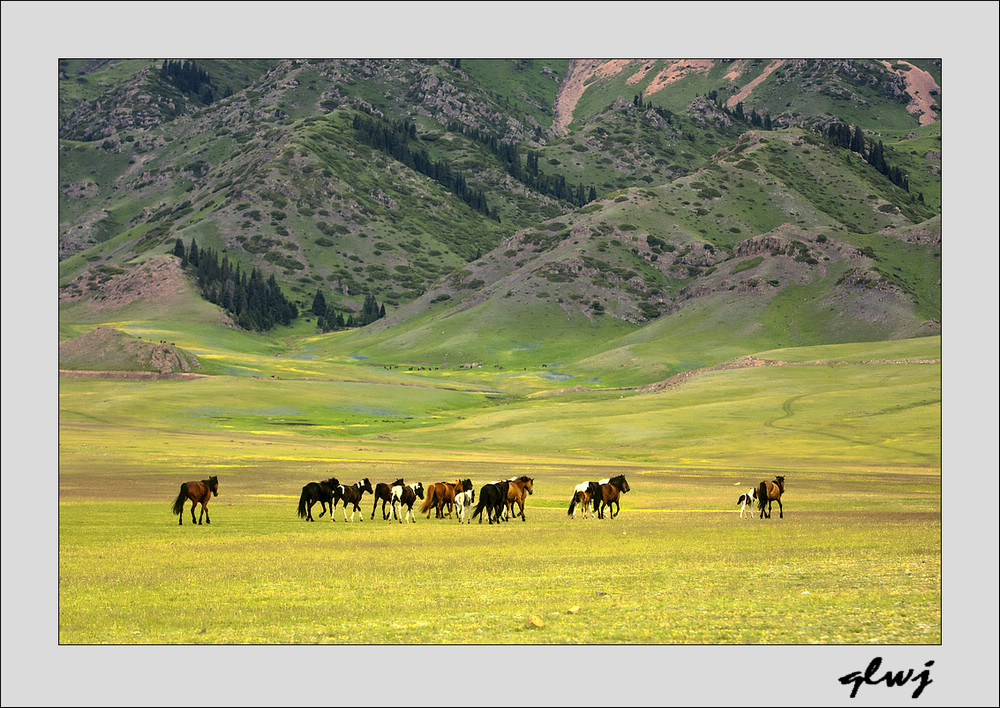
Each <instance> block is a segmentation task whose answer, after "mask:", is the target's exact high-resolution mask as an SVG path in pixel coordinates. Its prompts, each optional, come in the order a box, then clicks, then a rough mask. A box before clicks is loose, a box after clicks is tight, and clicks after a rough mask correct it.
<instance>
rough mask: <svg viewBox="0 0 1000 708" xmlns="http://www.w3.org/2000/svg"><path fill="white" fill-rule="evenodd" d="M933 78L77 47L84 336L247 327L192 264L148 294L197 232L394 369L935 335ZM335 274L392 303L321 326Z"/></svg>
mask: <svg viewBox="0 0 1000 708" xmlns="http://www.w3.org/2000/svg"><path fill="white" fill-rule="evenodd" d="M939 77H940V63H939V62H934V61H903V60H887V61H882V60H870V61H860V60H856V61H847V60H795V61H786V60H780V59H776V60H754V61H745V60H725V61H723V60H717V61H709V60H698V61H688V60H607V61H605V60H587V61H582V60H569V61H567V60H541V59H535V60H503V61H500V60H469V61H460V60H448V61H430V60H419V61H417V60H384V61H376V60H308V61H303V60H285V61H236V60H232V61H230V60H205V61H203V62H198V63H193V62H188V61H181V60H177V61H170V62H167V61H163V60H158V61H135V60H130V61H122V60H101V61H79V60H65V61H62V62H61V63H60V120H61V128H60V165H59V173H60V200H59V204H60V217H59V219H60V246H59V252H60V259H61V260H60V269H59V276H60V303H61V318H60V319H61V330H62V331H63V332H64V336H69V335H71V334H74V333H78V332H79V331H83V330H85V329H86V328H87V327H89V326H92V325H94V324H99V323H101V322H104V321H114V320H116V319H124V318H123V317H122V315H121V313H120V312H118V311H117V310H116V308H128V309H129V310H128V311H130V312H133V313H136V312H140V311H145V313H146V314H145V315H142V317H143V318H144V319H152V320H157V319H162V320H169V321H172V322H183V321H184V320H185V319H187V318H191V317H193V318H194V320H192V321H193V322H194V321H197V322H205V323H215V326H223V327H226V326H232V325H231V323H232V322H233V321H234V318H233V317H231V316H229V315H227V314H226V313H224V312H223V311H222V310H220V309H219V308H217V307H216V306H214V305H210V304H208V303H204V301H202V304H201V305H199V304H197V301H198V300H199V298H198V297H197V287H196V286H192V287H190V288H187V289H186V290H185V289H183V288H182V289H181V290H178V289H176V288H175V289H174V290H173V291H172V292H174V293H175V294H174V295H173V296H172V297H173V299H172V300H171V299H168V298H166V297H165V296H164V295H163V294H158V293H157V291H156V290H155V289H154V288H151V287H142V286H141V283H142V281H143V278H142V276H141V273H143V272H146V273H148V272H149V271H150V268H151V266H152V267H154V268H155V269H157V270H162V268H163V267H164V266H163V265H154V264H160V263H161V259H162V258H173V256H167V255H165V254H171V253H173V252H174V251H175V248H177V247H178V246H179V245H183V248H184V249H185V250H186V249H188V248H189V247H190V246H192V245H195V246H196V247H197V248H208V249H211V251H212V253H213V254H220V255H222V256H224V257H225V258H226V260H227V261H228V262H229V263H230V264H232V265H233V266H234V268H235V267H238V268H240V269H242V272H243V273H249V272H250V271H251V270H253V271H259V272H260V273H262V274H263V277H267V276H274V278H275V279H276V281H277V283H278V284H280V287H281V289H282V290H283V291H284V293H285V294H286V295H287V296H288V297H290V298H291V300H292V301H293V302H294V303H295V304H296V305H297V307H298V312H299V317H298V318H297V319H296V320H295V322H294V323H293V325H292V327H291V329H289V330H288V332H287V335H289V336H298V335H302V334H307V335H310V339H309V344H308V345H307V346H308V347H310V348H311V350H315V351H322V352H326V353H327V354H328V355H331V356H334V355H336V356H349V355H355V354H358V353H359V352H362V351H364V356H368V357H378V358H380V359H381V360H384V361H385V362H387V363H393V364H400V363H405V362H411V361H424V362H434V363H441V362H445V361H450V362H452V363H454V362H455V361H456V360H457V361H460V362H463V363H468V362H477V363H481V362H483V361H491V360H495V361H496V362H497V365H498V366H499V365H501V362H505V363H507V364H511V363H518V362H532V363H533V364H535V365H540V364H543V363H546V364H547V363H550V362H552V361H558V360H566V361H570V360H572V361H576V360H587V361H589V362H591V363H590V364H588V365H587V366H585V367H584V368H587V367H588V366H593V365H597V366H598V367H599V366H600V365H598V364H596V362H601V361H603V359H602V357H610V359H614V358H615V355H614V354H612V353H611V352H616V351H618V352H620V351H623V349H622V348H623V347H624V348H625V349H628V348H629V347H631V346H632V345H631V344H625V343H624V342H637V341H654V340H655V341H663V340H664V339H666V340H667V341H670V342H672V343H673V345H674V348H675V349H676V353H672V354H671V353H664V355H663V357H662V360H661V361H658V362H656V363H655V364H654V363H651V364H650V368H649V369H648V370H643V371H642V372H641V373H640V372H636V373H635V374H634V375H633V376H628V377H626V378H628V379H629V381H630V383H643V382H645V383H649V382H651V381H654V380H657V377H662V376H663V375H664V374H668V375H669V374H672V373H676V372H677V371H679V370H681V369H682V368H683V367H684V366H688V365H692V364H697V365H699V366H700V365H706V364H712V363H718V360H719V356H720V353H722V352H725V353H726V355H727V356H728V354H730V353H733V354H737V353H749V352H752V351H757V350H760V349H767V348H774V347H780V346H798V345H810V344H832V343H842V342H851V341H878V340H886V339H900V338H910V337H915V336H924V335H933V334H939V333H940V320H941V295H940V277H941V276H940V253H941V219H940V206H939V205H940V164H941V146H940V138H941V130H940V114H941V89H940V85H939V84H940V78H939ZM831 126H833V128H831ZM836 126H842V127H843V128H844V131H846V134H847V135H850V134H851V131H852V130H853V131H854V132H855V134H856V135H855V139H856V140H860V142H861V147H860V148H858V147H857V145H855V146H853V149H852V148H850V147H845V144H844V143H843V142H838V140H837V138H836V136H837V135H839V134H838V133H837V132H836V130H835V128H836ZM842 132H843V131H842ZM859 136H863V137H859ZM876 156H877V159H876ZM183 273H184V271H182V272H181V275H180V276H179V277H180V279H183V278H184V277H185V276H184V275H183ZM187 277H190V276H187ZM162 282H167V281H162ZM170 282H179V281H178V276H173V277H172V278H171V280H170ZM181 291H183V292H186V293H187V295H186V296H184V297H187V298H188V301H185V302H186V304H182V303H181V302H180V301H179V300H177V296H176V293H178V292H181ZM317 294H322V295H323V299H324V300H325V302H326V303H327V307H328V308H330V311H331V312H332V311H338V312H341V313H344V314H352V315H353V314H356V313H358V312H359V311H360V310H361V306H362V300H364V299H365V298H366V297H367V296H371V295H373V296H374V297H375V299H376V300H377V301H378V302H379V303H383V307H384V308H385V310H386V312H387V315H388V316H386V317H385V318H384V319H382V320H379V321H377V322H376V323H374V324H371V325H369V326H368V327H365V328H362V329H360V330H353V331H349V332H341V333H332V334H330V335H324V336H323V337H320V338H319V339H316V338H315V337H313V336H312V335H315V334H318V331H317V329H316V322H315V321H314V319H313V314H314V313H312V312H311V308H312V305H313V302H314V297H315V296H316V295H317ZM191 298H193V300H192V299H191ZM182 299H183V298H182ZM143 303H146V304H145V305H144V304H143ZM213 311H214V313H215V314H212V312H213ZM195 312H198V313H199V314H194V313H195ZM74 323H77V324H78V325H79V326H78V327H74ZM568 333H570V334H568ZM557 341H563V342H570V343H569V344H562V345H558V344H556V342H557ZM681 353H683V355H682V354H681ZM562 357H564V358H562ZM594 357H596V358H594ZM613 378H614V377H613Z"/></svg>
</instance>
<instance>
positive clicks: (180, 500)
mask: <svg viewBox="0 0 1000 708" xmlns="http://www.w3.org/2000/svg"><path fill="white" fill-rule="evenodd" d="M187 498H188V483H187V482H182V483H181V493H180V494H178V495H177V498H176V499H174V513H175V514H177V515H178V516H180V514H181V512H182V511H184V502H186V501H187Z"/></svg>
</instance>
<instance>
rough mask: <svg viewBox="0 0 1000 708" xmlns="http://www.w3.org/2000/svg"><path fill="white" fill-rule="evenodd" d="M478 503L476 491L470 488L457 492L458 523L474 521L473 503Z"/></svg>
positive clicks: (456, 509)
mask: <svg viewBox="0 0 1000 708" xmlns="http://www.w3.org/2000/svg"><path fill="white" fill-rule="evenodd" d="M475 503H476V492H475V490H473V489H469V490H467V491H464V492H456V493H455V511H456V516H458V523H460V524H461V523H463V522H464V523H467V524H469V523H472V505H473V504H475Z"/></svg>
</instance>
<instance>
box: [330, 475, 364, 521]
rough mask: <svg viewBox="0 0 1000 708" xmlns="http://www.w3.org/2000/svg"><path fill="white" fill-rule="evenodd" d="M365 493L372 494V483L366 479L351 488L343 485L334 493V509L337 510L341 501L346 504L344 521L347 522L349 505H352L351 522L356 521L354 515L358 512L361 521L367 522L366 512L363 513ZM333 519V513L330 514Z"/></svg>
mask: <svg viewBox="0 0 1000 708" xmlns="http://www.w3.org/2000/svg"><path fill="white" fill-rule="evenodd" d="M365 492H368V493H369V494H371V493H372V483H371V481H370V480H369V479H368V478H367V477H365V478H364V479H363V480H361V481H360V482H355V483H354V484H352V485H351V486H350V487H348V486H347V485H345V484H341V485H340V486H339V487H337V488H336V489H335V490H334V492H333V508H334V509H336V508H337V504H338V503H340V502H341V501H343V502H344V521H347V505H348V504H351V505H352V506H354V508H353V509H351V521H354V514H355V512H357V514H358V518H359V519H360V520H361V521H364V520H365V512H363V511H361V497H362V496H363V495H364V493H365ZM330 517H331V519H333V513H332V512H331V514H330Z"/></svg>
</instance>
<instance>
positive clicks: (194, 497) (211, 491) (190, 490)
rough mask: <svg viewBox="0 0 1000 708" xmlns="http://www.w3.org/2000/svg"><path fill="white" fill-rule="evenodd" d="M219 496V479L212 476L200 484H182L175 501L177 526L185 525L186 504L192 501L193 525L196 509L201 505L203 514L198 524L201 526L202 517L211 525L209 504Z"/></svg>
mask: <svg viewBox="0 0 1000 708" xmlns="http://www.w3.org/2000/svg"><path fill="white" fill-rule="evenodd" d="M217 496H219V478H218V477H216V476H214V475H213V476H211V477H209V478H208V479H203V480H201V481H200V482H184V483H183V484H181V491H180V494H178V495H177V498H176V499H174V513H175V514H177V524H178V525H179V526H181V525H183V524H184V504H185V503H186V502H187V500H188V499H190V500H191V523H192V524H193V523H194V508H195V507H196V506H198V505H199V504H201V513H200V514H198V523H199V524H201V517H202V516H204V517H205V523H206V524H210V523H212V520H211V519H209V518H208V502H209V501H211V499H212V497H217Z"/></svg>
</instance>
